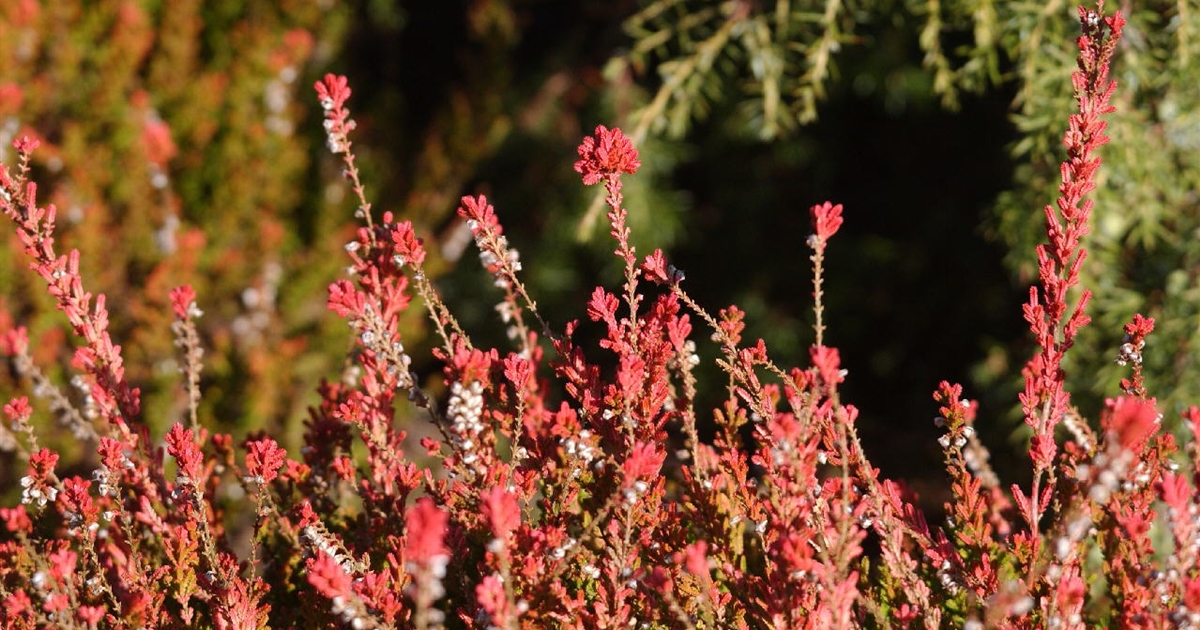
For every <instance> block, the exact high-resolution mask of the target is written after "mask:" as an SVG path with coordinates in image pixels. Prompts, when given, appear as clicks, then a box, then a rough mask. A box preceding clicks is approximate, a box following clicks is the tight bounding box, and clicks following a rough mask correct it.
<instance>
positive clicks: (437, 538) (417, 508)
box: [404, 497, 449, 565]
mask: <svg viewBox="0 0 1200 630" xmlns="http://www.w3.org/2000/svg"><path fill="white" fill-rule="evenodd" d="M404 518H405V524H406V529H405V532H404V555H405V557H406V559H407V560H408V562H413V563H416V564H421V565H424V564H429V563H431V562H433V561H434V560H435V559H438V558H446V557H447V550H446V545H445V544H444V541H445V538H446V523H447V521H448V520H449V517H448V516H447V515H446V513H445V512H443V511H442V509H441V508H439V507H438V506H436V505H434V503H433V499H430V498H429V497H422V498H421V499H419V500H418V501H417V503H416V505H414V506H413V507H411V508H409V509H408V511H407V512H406V513H405V515H404Z"/></svg>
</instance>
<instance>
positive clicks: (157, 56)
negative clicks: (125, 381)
mask: <svg viewBox="0 0 1200 630" xmlns="http://www.w3.org/2000/svg"><path fill="white" fill-rule="evenodd" d="M2 5H3V6H0V159H4V160H5V161H6V162H12V161H13V160H15V159H16V155H15V154H14V152H13V150H12V149H11V146H10V145H11V143H12V141H13V140H14V139H17V138H20V137H22V136H29V137H32V138H37V139H38V140H39V141H40V142H41V143H42V147H41V149H40V150H39V151H38V152H37V153H35V154H33V155H32V156H31V158H30V160H31V161H30V168H31V169H33V170H34V172H35V173H36V174H37V178H38V180H39V181H40V182H41V184H42V191H43V192H42V194H43V196H45V197H46V199H47V200H48V201H52V202H54V203H55V205H56V206H57V207H58V208H60V210H61V212H60V215H59V216H60V219H61V220H60V221H59V222H58V230H57V238H58V239H59V242H60V243H62V244H63V245H64V246H66V247H69V248H70V249H76V250H78V251H79V256H80V263H81V265H82V266H83V267H84V268H87V269H91V270H92V273H91V274H89V280H90V283H89V286H90V287H91V290H92V291H94V292H96V293H103V294H105V295H107V296H109V298H110V299H109V302H108V305H107V306H108V308H109V309H110V310H111V313H112V316H113V318H112V326H113V332H114V334H115V335H116V336H117V337H118V338H120V339H121V340H122V342H123V345H124V347H125V355H126V357H127V358H128V359H129V364H128V369H129V370H130V377H131V379H132V380H133V381H135V382H137V383H139V386H140V387H141V389H142V396H141V401H142V404H143V405H144V406H145V407H146V409H147V412H148V413H147V414H146V416H145V418H144V420H145V422H147V423H148V424H149V425H150V426H151V427H153V429H154V431H155V432H156V433H161V432H162V431H164V430H165V429H166V428H167V427H168V426H169V425H170V423H171V422H172V421H173V420H174V419H176V418H178V417H180V413H181V411H182V410H184V409H185V408H186V401H185V400H184V399H183V398H182V397H180V396H179V395H178V390H177V388H175V387H174V376H175V373H176V369H175V368H176V367H177V366H178V365H180V364H179V363H178V362H177V357H176V355H175V352H174V347H173V346H172V338H171V332H170V323H171V319H170V316H169V313H170V309H169V308H168V302H167V301H166V295H167V291H168V290H169V289H170V288H171V287H172V286H177V285H180V284H183V283H188V284H191V285H193V286H195V287H196V289H197V291H199V292H201V293H202V294H203V295H205V296H206V298H207V300H208V301H207V307H206V310H207V311H208V312H209V317H208V318H207V319H203V320H199V321H198V322H197V327H198V333H199V334H200V335H201V336H202V337H203V338H204V340H205V349H206V351H207V358H208V365H207V370H206V372H205V376H206V379H207V381H208V393H207V395H206V397H205V398H204V400H203V401H202V403H201V404H202V405H203V406H204V407H206V411H207V412H208V415H209V416H210V417H211V418H213V419H214V420H215V421H217V422H223V418H229V417H236V418H239V419H240V420H241V421H242V422H243V423H244V424H245V425H246V428H249V429H257V428H261V427H263V426H267V425H271V424H275V425H278V424H282V423H283V420H284V419H285V418H287V417H290V416H292V417H294V416H297V415H298V413H299V412H302V411H303V407H302V406H301V407H299V408H292V407H289V406H287V404H286V403H287V402H288V401H290V400H295V399H298V398H300V397H299V396H297V395H296V392H298V391H302V390H298V389H297V386H296V383H295V382H294V381H293V380H292V379H294V378H304V377H303V376H301V375H303V374H308V375H309V376H311V377H314V378H315V377H316V375H318V374H321V373H323V371H324V368H326V367H327V366H328V365H329V363H330V361H328V360H325V361H323V362H322V361H320V358H319V355H318V354H317V353H315V352H312V350H313V349H314V347H320V346H322V345H324V346H332V345H333V342H332V337H331V336H329V335H327V336H322V335H321V334H319V331H318V330H317V329H316V326H315V323H314V322H315V319H314V318H313V317H312V316H311V313H314V312H320V309H319V303H317V304H314V305H313V307H306V306H305V301H304V300H311V298H310V297H309V296H308V295H307V294H312V293H316V292H319V289H320V287H321V286H322V280H323V278H327V277H328V274H329V273H333V272H334V270H335V269H336V267H335V266H334V265H333V264H332V262H333V261H334V260H335V259H334V257H333V256H331V255H330V252H328V251H324V252H322V251H321V248H322V247H332V246H334V245H332V244H330V243H327V242H325V241H324V240H321V241H319V242H316V241H314V240H313V239H311V238H309V239H308V242H307V243H306V242H305V234H306V233H314V232H315V233H323V232H328V231H332V230H336V229H339V228H348V227H349V226H348V225H347V222H346V221H342V222H338V223H334V222H330V221H328V220H326V219H327V218H329V217H335V216H338V215H336V214H334V213H330V212H318V210H320V209H321V208H322V207H324V198H323V197H322V196H320V195H315V194H312V193H313V192H314V189H309V188H307V187H305V186H302V185H296V182H298V181H303V179H304V177H303V176H304V175H305V174H306V173H308V172H310V171H315V169H314V167H313V165H312V164H311V159H310V157H311V155H312V154H313V153H314V150H313V149H314V148H315V147H316V146H320V145H319V135H317V134H315V133H307V132H306V130H308V129H310V128H311V127H312V125H311V124H308V125H306V124H305V123H304V120H303V117H304V115H305V113H306V112H310V111H311V110H312V108H311V107H310V106H309V104H308V103H307V98H306V96H307V90H306V85H307V83H308V82H309V81H307V80H306V77H307V76H309V72H310V70H309V68H310V65H311V64H312V62H313V61H314V60H319V61H320V62H321V63H322V64H324V63H326V62H327V58H328V56H329V55H330V54H331V52H332V51H334V50H336V49H337V47H338V46H339V42H340V39H341V36H342V35H341V33H342V31H343V30H344V28H345V27H344V24H345V22H346V16H345V10H344V9H343V8H340V7H338V6H336V5H335V4H334V3H323V2H307V1H301V2H293V1H285V2H275V1H271V2H256V1H254V2H238V3H228V2H198V1H192V0H182V1H172V2H139V1H128V0H122V1H90V0H89V1H78V0H63V1H57V0H56V1H54V2H38V1H35V0H14V1H12V2H4V3H2ZM298 92H303V93H302V94H298ZM17 245H18V244H17V242H16V241H14V240H13V239H11V238H6V239H0V259H3V260H4V261H5V262H4V265H5V267H6V268H12V269H17V268H22V267H24V266H25V262H23V261H22V256H23V254H22V253H21V250H20V248H19V247H18V246H17ZM324 261H329V263H325V262H324ZM310 271H311V272H312V273H311V274H310V273H309V272H310ZM292 288H294V289H295V291H296V292H297V293H301V292H302V293H304V294H306V295H305V296H304V297H303V298H300V299H298V298H297V297H296V293H292V292H290V291H289V289H292ZM0 300H2V301H3V304H5V305H6V306H7V308H8V310H10V311H11V312H13V313H22V314H25V315H28V316H29V317H28V318H27V319H25V320H24V322H23V323H25V324H26V325H27V326H28V329H29V331H30V332H29V334H30V338H31V339H32V341H33V343H31V345H30V349H31V351H32V353H33V354H34V358H35V359H36V362H35V363H36V366H37V367H38V368H39V369H40V370H41V371H43V372H44V373H45V374H46V375H47V376H48V377H50V378H54V379H58V377H60V376H63V375H69V374H70V369H69V360H70V357H71V347H70V344H69V343H68V340H67V339H66V338H65V337H64V336H63V335H62V330H61V326H60V324H59V323H58V321H57V320H55V319H54V318H53V317H52V316H49V317H48V315H49V314H50V313H52V312H53V309H50V308H49V306H50V304H51V302H50V301H48V300H47V296H46V292H45V291H44V288H43V287H39V286H37V285H36V284H35V283H31V282H29V281H28V279H27V278H25V277H24V276H23V275H22V274H12V273H5V274H0ZM299 331H303V333H304V334H303V337H304V338H303V339H301V338H300V335H299ZM330 332H333V331H332V330H331V331H330ZM338 332H340V331H338ZM336 347H337V348H338V351H340V350H341V349H342V347H343V346H341V345H340V339H339V341H338V345H337V346H336ZM305 348H307V349H308V350H309V352H308V353H307V355H306V357H307V362H308V364H309V365H311V366H312V367H311V368H304V367H302V366H303V364H301V366H300V367H301V369H299V370H284V369H280V366H283V365H293V366H294V365H296V363H297V362H296V361H295V359H296V358H297V357H298V356H299V353H300V351H301V350H302V349H305ZM314 361H315V362H316V363H315V364H314ZM24 376H26V377H32V376H33V375H32V374H29V373H26V374H24ZM308 388H309V386H308V384H306V385H305V386H304V390H307V389H308ZM3 392H4V394H5V396H6V397H7V396H8V395H11V394H12V393H13V392H12V390H9V389H7V388H5V389H3ZM226 428H227V429H228V428H231V427H228V426H227V427H226ZM296 433H297V434H298V431H297V432H296ZM47 439H50V440H52V441H53V443H54V444H56V445H58V446H59V447H60V448H70V444H69V443H65V442H64V441H60V440H56V439H55V438H54V437H53V436H47Z"/></svg>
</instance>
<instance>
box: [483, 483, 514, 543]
mask: <svg viewBox="0 0 1200 630" xmlns="http://www.w3.org/2000/svg"><path fill="white" fill-rule="evenodd" d="M479 503H480V505H479V507H480V509H481V511H482V512H483V517H484V518H486V519H487V521H488V523H489V524H490V525H491V528H492V536H494V537H496V538H497V539H499V540H505V539H507V538H508V535H509V534H510V533H511V532H512V531H513V530H515V529H516V528H517V526H518V525H520V524H521V506H520V505H519V504H518V503H517V498H516V497H515V496H513V495H512V493H511V492H509V491H508V490H506V489H504V488H503V487H501V486H492V487H491V488H490V489H488V490H484V491H483V495H482V496H481V497H480V501H479Z"/></svg>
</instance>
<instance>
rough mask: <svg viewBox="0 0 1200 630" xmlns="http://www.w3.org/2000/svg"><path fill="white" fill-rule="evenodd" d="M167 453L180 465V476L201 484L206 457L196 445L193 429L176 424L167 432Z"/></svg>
mask: <svg viewBox="0 0 1200 630" xmlns="http://www.w3.org/2000/svg"><path fill="white" fill-rule="evenodd" d="M164 439H165V441H166V443H167V452H168V453H170V454H171V457H174V458H175V461H176V462H177V463H178V464H179V474H180V476H182V477H186V478H187V479H189V480H191V481H193V482H197V483H198V482H199V481H200V476H201V471H202V470H203V464H204V456H203V455H202V454H201V453H200V447H199V446H197V444H196V436H195V434H194V433H192V430H191V429H187V428H184V426H183V425H182V424H180V423H178V422H176V423H175V424H174V425H173V426H172V427H171V430H170V431H168V432H167V436H166V438H164Z"/></svg>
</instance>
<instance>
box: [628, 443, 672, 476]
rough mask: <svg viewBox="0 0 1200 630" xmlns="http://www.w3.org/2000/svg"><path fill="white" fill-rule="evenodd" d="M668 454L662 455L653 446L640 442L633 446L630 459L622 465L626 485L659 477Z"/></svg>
mask: <svg viewBox="0 0 1200 630" xmlns="http://www.w3.org/2000/svg"><path fill="white" fill-rule="evenodd" d="M664 459H666V453H660V452H659V451H658V449H656V448H655V447H654V445H653V444H647V443H645V442H640V443H638V444H635V445H634V446H633V450H632V451H631V452H630V453H629V459H626V460H625V461H624V462H623V463H622V464H621V469H622V470H623V471H624V472H625V480H624V481H625V485H632V484H633V483H634V482H636V481H638V480H645V479H649V478H651V477H654V476H656V475H658V473H659V471H661V470H662V464H663V460H664Z"/></svg>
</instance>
